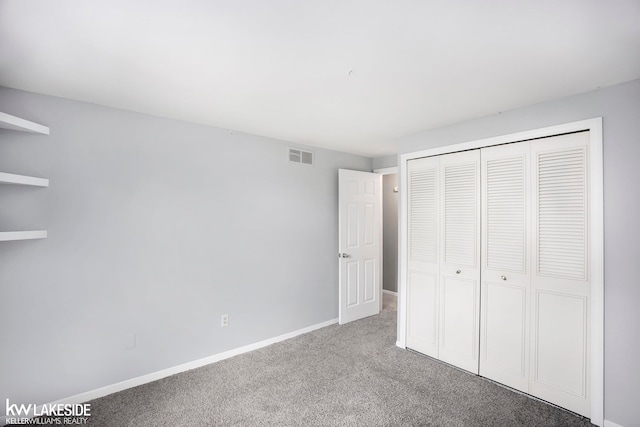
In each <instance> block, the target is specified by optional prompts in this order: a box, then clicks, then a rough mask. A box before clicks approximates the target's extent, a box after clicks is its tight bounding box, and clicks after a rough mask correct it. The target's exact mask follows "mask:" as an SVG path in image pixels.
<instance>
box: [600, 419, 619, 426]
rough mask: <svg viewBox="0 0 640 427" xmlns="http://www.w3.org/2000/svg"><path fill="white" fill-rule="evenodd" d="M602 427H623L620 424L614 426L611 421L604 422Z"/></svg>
mask: <svg viewBox="0 0 640 427" xmlns="http://www.w3.org/2000/svg"><path fill="white" fill-rule="evenodd" d="M604 427H623V426H621V425H620V424H616V423H614V422H613V421H609V420H604Z"/></svg>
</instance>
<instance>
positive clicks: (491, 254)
mask: <svg viewBox="0 0 640 427" xmlns="http://www.w3.org/2000/svg"><path fill="white" fill-rule="evenodd" d="M530 150H531V146H530V144H529V142H521V143H517V144H508V145H500V146H496V147H488V148H483V149H482V151H481V153H480V155H481V157H482V251H481V252H482V257H481V258H482V259H481V263H482V268H481V277H482V286H481V295H482V302H481V310H480V313H481V315H480V325H481V326H480V375H482V376H484V377H487V378H491V379H493V380H496V381H498V382H500V383H502V384H506V385H508V386H509V387H513V388H515V389H518V390H521V391H523V392H525V393H528V392H529V329H530V322H529V318H530V312H529V306H530V299H531V296H530V295H531V290H530V273H531V269H530V267H529V265H530V260H531V248H530V245H531V225H530V223H531V215H530V195H531V191H530V173H529V172H530V167H529V162H530Z"/></svg>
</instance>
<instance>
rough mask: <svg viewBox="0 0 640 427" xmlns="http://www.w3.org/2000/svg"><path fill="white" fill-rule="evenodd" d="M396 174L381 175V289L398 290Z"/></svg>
mask: <svg viewBox="0 0 640 427" xmlns="http://www.w3.org/2000/svg"><path fill="white" fill-rule="evenodd" d="M397 186H398V174H397V173H390V174H387V175H382V221H383V224H382V241H383V248H382V260H383V261H382V262H383V265H382V272H383V273H382V289H386V290H388V291H393V292H397V291H398V193H396V192H394V191H393V188H394V187H397Z"/></svg>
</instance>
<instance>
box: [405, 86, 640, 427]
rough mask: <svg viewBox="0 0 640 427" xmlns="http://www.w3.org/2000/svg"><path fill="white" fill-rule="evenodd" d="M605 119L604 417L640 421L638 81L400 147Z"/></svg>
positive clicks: (425, 135) (424, 135) (421, 136)
mask: <svg viewBox="0 0 640 427" xmlns="http://www.w3.org/2000/svg"><path fill="white" fill-rule="evenodd" d="M600 116H602V117H603V127H604V218H605V219H604V220H605V224H604V233H605V247H604V256H605V260H604V261H605V283H604V286H605V289H604V292H605V391H604V396H605V419H607V420H609V421H613V422H615V423H617V424H620V425H622V426H626V427H630V426H638V425H640V424H639V422H640V421H639V420H640V405H638V402H637V396H638V394H637V385H638V384H640V364H638V360H640V334H639V333H638V332H637V328H638V325H640V309H638V303H639V302H640V262H638V259H639V256H640V223H638V215H639V213H640V190H638V188H637V187H638V183H640V167H639V161H640V80H634V81H632V82H628V83H625V84H621V85H617V86H612V87H609V88H604V89H600V90H596V91H594V92H589V93H586V94H582V95H577V96H573V97H570V98H565V99H560V100H555V101H551V102H547V103H543V104H538V105H534V106H531V107H527V108H522V109H518V110H513V111H508V112H503V113H501V114H496V115H494V116H489V117H484V118H480V119H477V120H471V121H467V122H463V123H458V124H455V125H452V126H447V127H443V128H439V129H434V130H430V131H426V132H421V133H418V134H415V135H411V136H408V137H405V138H401V139H400V140H398V141H397V142H398V144H399V148H400V152H401V153H409V152H412V151H417V150H423V149H428V148H433V147H437V146H444V145H450V144H455V143H460V142H466V141H474V140H478V139H482V138H488V137H493V136H498V135H505V134H510V133H514V132H520V131H525V130H529V129H536V128H541V127H546V126H552V125H557V124H562V123H568V122H573V121H577V120H584V119H590V118H594V117H600Z"/></svg>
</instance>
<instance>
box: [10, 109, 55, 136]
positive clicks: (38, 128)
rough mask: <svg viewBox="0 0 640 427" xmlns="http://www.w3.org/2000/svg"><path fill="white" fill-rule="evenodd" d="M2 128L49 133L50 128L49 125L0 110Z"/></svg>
mask: <svg viewBox="0 0 640 427" xmlns="http://www.w3.org/2000/svg"><path fill="white" fill-rule="evenodd" d="M0 128H4V129H11V130H19V131H22V132H31V133H39V134H42V135H49V128H48V127H47V126H44V125H41V124H38V123H34V122H30V121H29V120H25V119H21V118H20V117H16V116H12V115H11V114H7V113H2V112H0Z"/></svg>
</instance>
